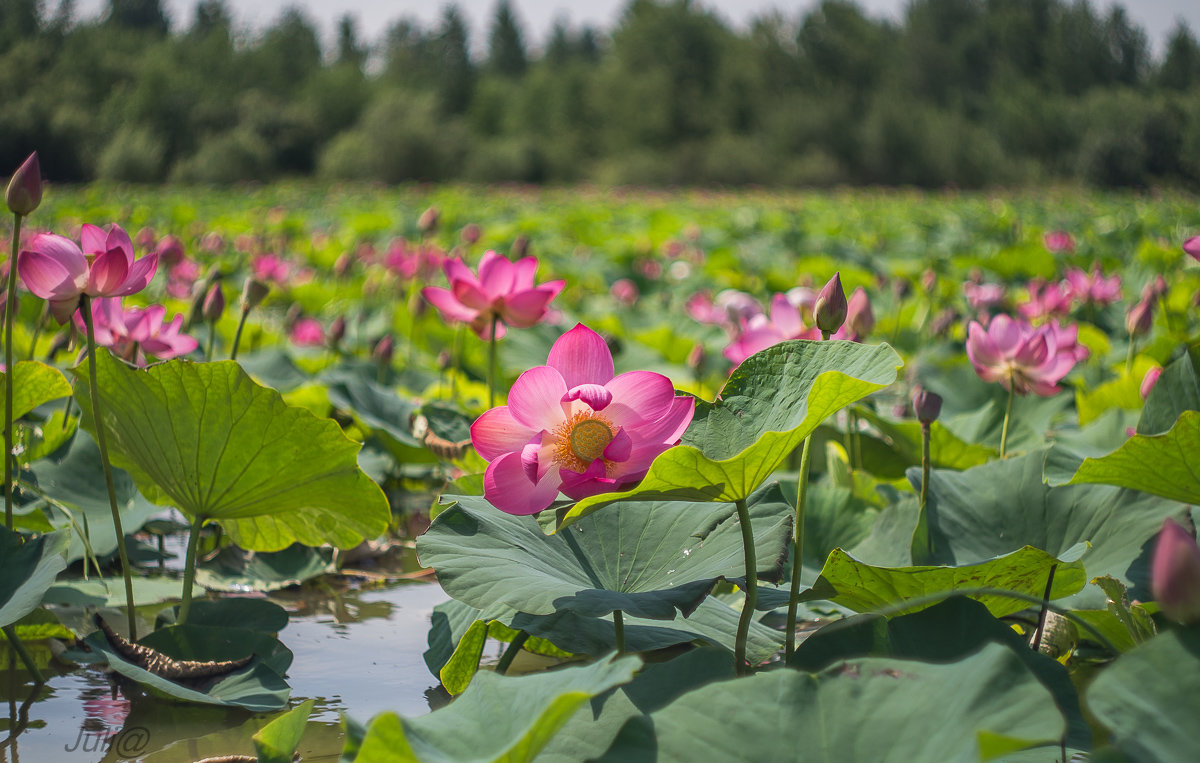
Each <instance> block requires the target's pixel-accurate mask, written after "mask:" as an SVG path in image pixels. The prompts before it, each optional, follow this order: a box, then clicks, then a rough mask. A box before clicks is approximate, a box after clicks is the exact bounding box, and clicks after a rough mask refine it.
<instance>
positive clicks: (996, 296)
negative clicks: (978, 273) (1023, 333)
mask: <svg viewBox="0 0 1200 763" xmlns="http://www.w3.org/2000/svg"><path fill="white" fill-rule="evenodd" d="M963 294H965V295H966V296H967V304H969V305H970V306H971V309H972V310H975V311H976V312H987V311H988V310H990V309H991V308H993V307H998V306H1000V305H1003V304H1004V296H1005V295H1004V287H1003V286H1001V285H1000V284H996V283H975V282H973V281H968V282H967V283H965V284H963Z"/></svg>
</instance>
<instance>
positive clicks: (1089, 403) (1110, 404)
mask: <svg viewBox="0 0 1200 763" xmlns="http://www.w3.org/2000/svg"><path fill="white" fill-rule="evenodd" d="M1154 365H1155V364H1154V363H1153V362H1152V361H1151V360H1150V359H1149V358H1147V357H1145V356H1142V355H1139V356H1138V357H1137V362H1135V363H1134V365H1133V368H1132V369H1131V370H1129V371H1128V372H1127V371H1125V368H1124V367H1123V366H1122V368H1121V370H1120V372H1119V375H1118V376H1117V378H1115V379H1113V380H1112V381H1108V382H1105V383H1104V384H1101V385H1099V386H1097V387H1095V388H1094V389H1086V390H1085V389H1082V388H1078V389H1076V390H1075V410H1076V411H1078V412H1079V424H1080V425H1081V426H1082V425H1084V424H1088V423H1090V422H1092V421H1094V420H1095V419H1097V418H1099V417H1100V415H1101V414H1103V413H1105V412H1106V411H1109V410H1111V409H1113V408H1128V409H1133V410H1139V411H1140V410H1142V406H1143V405H1144V401H1143V400H1142V395H1141V387H1142V379H1143V378H1144V377H1145V376H1146V372H1147V371H1149V370H1150V369H1151V368H1153V367H1154Z"/></svg>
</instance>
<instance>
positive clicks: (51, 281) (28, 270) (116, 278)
mask: <svg viewBox="0 0 1200 763" xmlns="http://www.w3.org/2000/svg"><path fill="white" fill-rule="evenodd" d="M81 242H82V244H83V246H82V248H80V247H78V246H76V245H75V242H74V241H71V240H70V239H68V238H64V237H63V236H57V235H55V234H53V233H40V234H38V235H36V236H34V237H33V241H31V242H30V248H29V250H26V251H22V252H21V253H20V255H19V256H18V257H17V272H18V273H19V274H20V276H21V280H22V281H24V282H25V286H26V287H27V288H28V289H29V290H30V291H31V292H33V293H34V294H36V295H37V296H39V297H41V298H42V299H46V300H49V301H50V314H51V315H53V316H54V319H55V320H56V321H58V322H59V323H66V322H67V321H68V320H70V319H71V314H72V313H74V312H75V309H76V308H77V307H78V306H79V298H80V297H81V296H83V295H85V294H86V295H88V296H91V297H124V296H126V295H129V294H134V293H136V292H139V291H141V290H142V289H144V288H146V285H147V284H149V283H150V279H151V278H153V277H154V271H155V270H156V269H157V268H158V255H157V254H150V255H148V256H146V257H143V258H141V259H140V260H136V261H135V259H134V256H133V242H132V241H130V239H129V234H128V233H126V232H125V231H124V230H122V229H121V226H119V225H115V224H114V225H113V226H112V228H111V229H110V230H109V231H108V232H107V233H105V231H104V230H103V229H102V228H99V227H97V226H95V225H84V226H83V228H82V231H81Z"/></svg>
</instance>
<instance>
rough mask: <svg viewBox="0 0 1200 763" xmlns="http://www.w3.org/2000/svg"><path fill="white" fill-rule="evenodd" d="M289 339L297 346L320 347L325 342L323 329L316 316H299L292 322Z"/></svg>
mask: <svg viewBox="0 0 1200 763" xmlns="http://www.w3.org/2000/svg"><path fill="white" fill-rule="evenodd" d="M291 340H292V344H294V345H296V346H297V347H320V346H322V345H324V344H325V329H323V328H321V322H320V321H318V320H317V319H316V318H300V319H299V320H297V321H296V322H295V323H294V324H292V331H291Z"/></svg>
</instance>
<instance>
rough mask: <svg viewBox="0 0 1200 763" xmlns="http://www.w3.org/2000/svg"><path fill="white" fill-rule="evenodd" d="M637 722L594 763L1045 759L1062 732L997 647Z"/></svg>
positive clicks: (796, 681) (697, 700)
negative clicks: (1039, 753) (1029, 755)
mask: <svg viewBox="0 0 1200 763" xmlns="http://www.w3.org/2000/svg"><path fill="white" fill-rule="evenodd" d="M638 721H639V719H634V721H633V722H631V723H629V724H628V725H626V727H625V728H624V729H623V730H622V732H621V734H620V735H619V736H618V737H617V739H616V741H615V742H614V743H613V746H612V747H611V748H610V749H609V751H608V753H607V755H605V756H604V758H602V760H605V761H613V762H614V763H615V762H616V761H621V763H629V762H638V763H640V762H641V761H655V760H662V761H668V760H763V761H766V760H806V761H808V760H813V761H851V760H854V761H873V762H878V763H887V762H889V761H896V762H897V763H911V761H926V760H928V761H934V760H937V761H942V760H945V761H968V760H971V761H975V760H980V759H983V760H988V759H992V758H995V757H999V756H1002V755H1006V754H1008V753H1012V752H1015V751H1017V750H1022V749H1026V748H1030V747H1038V746H1046V747H1049V748H1050V749H1049V750H1047V753H1048V754H1052V751H1056V750H1057V748H1058V745H1059V741H1060V739H1061V738H1062V735H1063V733H1064V726H1065V724H1064V723H1063V718H1062V715H1061V714H1060V713H1059V712H1058V708H1057V707H1055V705H1054V699H1053V698H1052V697H1051V696H1050V692H1048V691H1047V690H1046V689H1045V687H1043V686H1042V685H1041V684H1040V683H1038V681H1037V679H1036V678H1034V676H1033V674H1032V673H1030V672H1029V670H1028V669H1027V668H1026V667H1025V666H1024V664H1022V662H1021V661H1020V659H1019V658H1018V657H1017V656H1016V655H1014V654H1013V653H1012V650H1011V649H1009V648H1008V647H1004V646H1001V645H999V644H989V645H988V646H985V647H984V648H983V649H982V650H981V651H980V652H978V653H976V654H975V655H973V656H971V657H968V658H966V659H964V660H960V661H958V662H955V663H951V664H948V665H932V664H929V663H924V662H913V661H907V660H896V659H881V658H863V659H856V660H849V661H846V662H843V663H839V664H837V665H835V666H833V667H832V668H830V669H829V670H826V671H825V672H823V673H818V674H816V675H813V674H810V673H801V672H799V671H794V670H776V671H771V672H767V673H760V674H758V675H756V676H752V677H748V678H739V679H735V680H733V681H718V682H714V683H710V684H708V685H706V686H704V687H702V688H700V689H697V690H695V691H693V692H690V693H688V694H685V695H683V696H682V697H680V698H679V699H677V700H676V701H675V702H673V703H672V704H670V705H668V706H667V707H665V708H663V709H662V710H659V711H657V712H655V713H652V714H651V715H650V716H649V719H648V720H647V721H642V722H638ZM1046 759H1048V760H1049V759H1053V758H1050V757H1047V758H1046Z"/></svg>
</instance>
